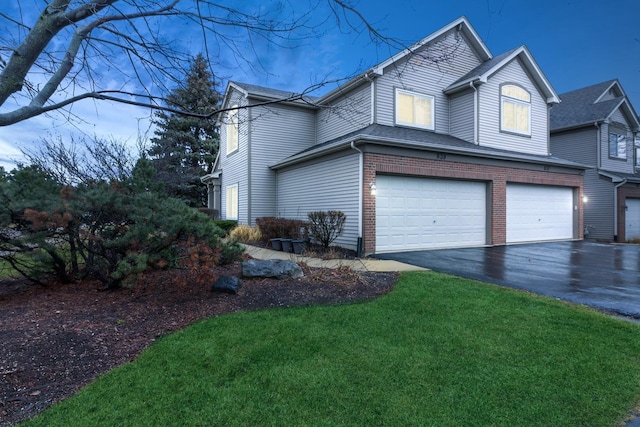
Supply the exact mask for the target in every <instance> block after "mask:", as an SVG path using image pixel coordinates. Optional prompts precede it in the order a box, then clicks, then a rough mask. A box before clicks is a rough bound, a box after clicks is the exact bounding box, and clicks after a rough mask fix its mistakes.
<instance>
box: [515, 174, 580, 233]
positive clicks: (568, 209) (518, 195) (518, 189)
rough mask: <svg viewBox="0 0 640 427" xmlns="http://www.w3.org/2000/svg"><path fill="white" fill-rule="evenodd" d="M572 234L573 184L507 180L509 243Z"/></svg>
mask: <svg viewBox="0 0 640 427" xmlns="http://www.w3.org/2000/svg"><path fill="white" fill-rule="evenodd" d="M572 238H573V189H572V188H570V187H552V186H546V185H526V184H507V243H517V242H533V241H543V240H562V239H572Z"/></svg>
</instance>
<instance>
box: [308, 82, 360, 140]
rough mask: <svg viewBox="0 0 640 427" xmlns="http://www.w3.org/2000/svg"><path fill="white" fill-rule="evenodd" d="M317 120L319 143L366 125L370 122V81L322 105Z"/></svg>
mask: <svg viewBox="0 0 640 427" xmlns="http://www.w3.org/2000/svg"><path fill="white" fill-rule="evenodd" d="M317 120H318V122H317V123H318V143H319V144H320V143H323V142H326V141H330V140H332V139H334V138H337V137H339V136H342V135H345V134H347V133H350V132H353V131H355V130H358V129H362V128H363V127H365V126H368V125H369V124H370V123H371V83H369V82H364V83H363V84H362V85H360V86H359V87H358V88H356V89H354V90H352V91H351V92H349V93H347V94H345V95H344V97H341V98H340V99H339V100H338V101H336V102H335V103H331V104H329V105H323V106H322V107H321V108H320V110H319V111H318V118H317Z"/></svg>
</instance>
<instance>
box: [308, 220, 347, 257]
mask: <svg viewBox="0 0 640 427" xmlns="http://www.w3.org/2000/svg"><path fill="white" fill-rule="evenodd" d="M308 217H309V224H308V227H309V234H310V235H311V237H313V238H314V239H315V240H317V241H318V243H320V244H321V245H322V247H323V248H325V249H327V248H329V245H330V244H331V243H332V242H333V241H334V240H336V239H337V238H338V237H339V236H340V235H341V234H342V232H343V231H344V222H345V221H346V220H347V216H346V215H345V214H344V213H343V212H340V211H326V212H325V211H316V212H309V214H308Z"/></svg>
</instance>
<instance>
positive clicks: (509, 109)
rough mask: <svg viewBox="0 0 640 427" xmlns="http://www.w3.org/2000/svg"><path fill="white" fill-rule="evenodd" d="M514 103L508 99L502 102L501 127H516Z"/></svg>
mask: <svg viewBox="0 0 640 427" xmlns="http://www.w3.org/2000/svg"><path fill="white" fill-rule="evenodd" d="M515 109H516V104H514V103H513V102H509V101H503V102H502V128H503V129H507V130H509V129H512V130H513V129H515V128H516V112H515Z"/></svg>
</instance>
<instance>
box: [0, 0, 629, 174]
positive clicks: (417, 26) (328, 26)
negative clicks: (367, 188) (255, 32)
mask: <svg viewBox="0 0 640 427" xmlns="http://www.w3.org/2000/svg"><path fill="white" fill-rule="evenodd" d="M183 1H187V0H183ZM310 1H316V0H310ZM28 2H33V3H34V4H35V5H37V6H38V7H41V5H42V2H41V1H38V0H21V3H28ZM227 3H229V4H230V5H232V6H233V5H234V4H237V2H234V1H231V0H229V1H228V2H227ZM267 3H268V2H266V1H257V0H247V1H246V2H244V4H248V5H251V4H253V5H255V7H261V8H265V7H268V6H265V4H267ZM290 5H292V7H294V8H295V9H296V10H297V12H299V13H301V12H303V11H304V10H305V8H306V2H304V1H303V0H297V1H292V2H291V3H290ZM302 5H304V6H305V7H302ZM243 7H244V6H243ZM5 8H8V9H11V8H12V6H10V5H8V4H7V3H5V2H3V4H2V5H0V11H3V12H7V11H8V10H4V9H5ZM356 8H357V9H358V11H359V12H360V13H362V14H363V15H364V17H365V18H366V19H367V20H368V21H369V22H370V23H372V24H373V25H374V26H375V27H376V28H377V29H378V30H379V31H380V32H381V33H382V34H383V35H385V36H387V37H390V38H394V39H397V40H399V41H401V42H403V43H404V44H406V45H410V44H412V43H414V42H416V41H418V40H420V39H422V38H424V37H425V36H427V35H429V34H431V33H432V32H434V31H436V30H438V29H439V28H441V27H443V26H445V25H446V24H448V23H449V22H451V21H453V20H455V19H457V18H458V17H460V16H463V15H464V16H466V17H467V18H468V19H469V22H470V23H471V25H472V26H473V27H474V28H475V29H476V31H477V32H478V34H479V36H480V37H481V38H482V39H483V41H484V42H485V44H486V45H487V47H488V48H489V50H490V51H491V52H492V53H493V54H494V55H499V54H500V53H503V52H505V51H507V50H510V49H512V48H514V47H517V46H520V45H523V44H524V45H526V46H527V47H528V48H529V50H530V51H531V53H532V54H533V56H534V58H535V59H536V61H537V62H538V65H539V66H540V68H541V69H542V71H543V72H544V73H545V75H546V76H547V78H548V79H549V81H550V82H551V84H552V86H553V87H554V88H555V90H556V91H557V92H558V93H560V94H561V93H563V92H567V91H570V90H574V89H578V88H581V87H584V86H589V85H592V84H595V83H599V82H602V81H605V80H609V79H613V78H618V79H620V82H621V84H622V87H623V88H624V90H625V91H626V93H627V95H628V96H629V98H630V99H631V102H632V104H633V105H634V107H635V108H636V111H637V112H640V26H639V25H638V15H639V12H640V2H638V1H637V0H609V1H601V0H597V1H596V0H585V1H574V0H571V1H567V0H556V1H549V0H536V1H533V0H448V1H446V2H441V1H438V2H435V1H428V0H416V1H414V0H394V1H393V2H389V1H381V0H369V1H366V0H362V1H360V2H359V3H358V4H357V6H356ZM25 9H27V8H25ZM34 10H35V9H34ZM327 12H328V11H327V10H326V9H325V10H323V9H318V10H316V11H315V12H314V17H316V18H317V19H322V17H323V16H326V13H327ZM351 19H352V20H353V22H356V20H355V18H354V17H353V16H352V17H351ZM172 28H173V29H172ZM164 29H165V37H167V38H174V39H175V42H176V43H178V44H180V45H181V46H183V47H185V48H187V49H190V50H192V51H193V54H194V55H195V54H196V53H198V52H200V51H202V50H203V43H202V41H201V40H200V38H199V36H200V35H199V33H198V32H197V31H193V33H191V32H189V31H186V30H185V27H184V26H175V27H171V26H165V27H164ZM322 30H323V35H322V37H319V38H314V39H308V40H302V41H300V42H290V41H284V43H285V44H289V45H294V46H295V47H293V48H286V47H280V46H276V45H273V44H271V45H269V44H268V43H265V42H256V43H254V47H255V50H256V52H257V53H256V56H254V55H253V53H250V52H248V50H247V52H248V53H247V56H248V58H249V59H250V61H251V63H252V64H254V65H255V64H261V66H262V68H260V67H257V68H256V67H254V69H253V70H251V67H250V66H249V65H247V64H243V63H242V62H240V63H234V62H233V61H232V58H231V56H229V55H228V54H227V53H226V52H225V50H224V49H222V50H215V49H214V47H213V45H211V44H209V47H210V54H211V56H212V57H214V56H215V57H217V58H218V59H219V62H220V63H221V64H222V65H224V67H223V66H220V68H219V69H218V70H217V73H218V75H219V76H221V77H224V78H230V79H233V80H238V81H243V82H247V83H254V84H259V85H264V86H269V87H274V88H278V89H284V90H291V91H300V90H304V89H305V88H306V87H308V86H309V85H311V84H314V83H316V82H318V81H322V80H331V79H338V78H343V77H347V76H351V75H353V74H355V73H357V72H360V71H363V70H364V69H366V68H367V67H369V66H372V65H375V64H376V63H378V62H381V61H383V60H385V59H387V58H388V57H389V56H391V55H393V54H395V53H396V52H397V51H398V48H397V47H393V48H390V47H389V46H388V45H385V44H376V43H372V42H371V40H370V39H369V37H368V35H367V34H365V33H360V34H358V33H356V32H350V31H347V28H346V27H343V29H342V30H339V29H338V28H337V27H336V25H335V19H329V20H328V21H326V22H325V23H324V24H323V26H322ZM332 88H333V86H328V87H326V88H324V89H323V91H322V92H325V91H328V90H330V89H332ZM73 112H74V113H75V114H77V115H78V116H80V117H82V118H83V120H82V121H74V123H72V124H70V123H68V122H67V121H66V120H64V116H63V115H62V114H54V115H52V116H50V117H38V118H34V119H31V120H28V121H26V122H23V123H20V124H18V125H14V126H9V127H6V128H0V165H5V167H6V166H10V163H7V162H6V160H11V159H16V158H19V151H18V149H17V148H16V147H20V146H22V147H30V146H33V145H34V143H35V142H36V141H37V140H38V139H39V138H40V137H42V136H47V135H61V136H63V137H66V136H67V135H69V134H71V133H73V134H76V135H77V134H79V133H80V134H82V133H84V134H86V135H98V136H101V137H114V138H116V139H119V140H125V141H129V142H131V143H132V144H133V143H134V142H135V141H136V139H137V138H138V136H139V135H140V134H141V133H144V132H145V131H148V129H149V111H148V110H144V109H141V108H133V107H125V106H121V105H114V104H106V103H94V102H91V101H84V102H82V103H79V104H77V105H75V106H74V107H73ZM3 160H4V161H3Z"/></svg>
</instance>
